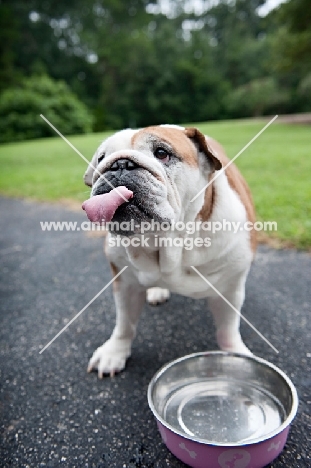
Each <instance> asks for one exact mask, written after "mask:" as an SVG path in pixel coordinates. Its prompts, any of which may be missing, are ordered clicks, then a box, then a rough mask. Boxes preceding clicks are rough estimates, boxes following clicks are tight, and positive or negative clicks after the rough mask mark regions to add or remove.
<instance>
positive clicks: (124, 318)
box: [84, 125, 256, 377]
mask: <svg viewBox="0 0 311 468" xmlns="http://www.w3.org/2000/svg"><path fill="white" fill-rule="evenodd" d="M159 148H160V150H161V151H160V152H159ZM163 150H164V151H167V155H168V159H167V158H166V159H164V160H161V159H158V158H157V157H156V156H157V155H159V154H160V155H161V157H162V156H163V154H164V153H163ZM119 159H128V160H130V161H132V162H133V163H135V167H136V169H135V170H131V171H122V170H120V171H117V173H116V171H112V169H111V166H112V165H113V163H114V162H116V161H118V160H119ZM228 161H229V160H228V158H227V157H226V155H225V153H224V150H223V149H222V147H221V146H220V145H219V143H217V142H216V141H214V140H213V139H211V138H209V137H205V136H203V134H202V133H200V132H199V131H198V130H197V129H195V128H183V127H179V126H173V125H163V126H155V127H148V128H144V129H140V130H132V129H127V130H123V131H120V132H118V133H116V134H115V135H113V136H111V137H110V138H108V139H107V140H106V141H104V142H103V143H102V144H101V145H100V147H99V148H98V150H97V151H96V153H95V155H94V157H93V159H92V165H90V166H89V167H88V169H87V171H86V173H85V176H84V181H85V183H86V184H87V185H89V186H91V187H92V191H91V196H93V195H97V194H101V193H107V192H109V191H110V190H111V186H109V185H108V184H107V182H106V181H105V180H104V179H103V178H101V177H100V174H103V175H104V176H105V179H108V180H109V181H110V182H111V183H112V185H113V186H120V185H125V186H126V187H127V188H129V189H130V190H132V191H133V193H134V198H133V200H131V201H130V203H125V204H123V205H121V206H120V207H119V208H118V210H117V211H116V213H115V216H114V218H113V220H114V221H115V220H116V221H119V222H121V221H129V220H130V219H132V218H134V219H135V221H137V224H139V223H140V222H143V221H148V220H149V221H150V220H151V219H152V218H153V219H155V220H157V221H159V222H162V221H166V222H170V221H172V220H174V221H175V222H177V221H182V222H184V223H187V222H188V221H191V222H195V221H199V220H201V221H207V220H208V221H211V222H213V221H222V220H223V219H226V220H228V221H231V222H232V221H233V222H240V223H241V225H243V223H244V222H246V221H251V222H254V219H255V214H254V208H253V203H252V199H251V195H250V191H249V188H248V186H247V185H246V182H245V181H244V179H243V177H242V176H241V174H240V172H239V171H238V169H237V168H236V166H234V165H233V164H231V165H230V166H229V167H228V168H227V169H226V170H225V171H223V170H222V169H221V168H222V167H224V166H225V165H226V164H227V162H228ZM92 166H93V167H92ZM94 167H96V169H97V171H94ZM219 170H221V174H220V175H219V176H218V177H217V179H215V180H214V181H213V182H212V183H211V184H210V185H209V186H208V188H207V189H206V190H205V192H202V193H201V195H200V196H199V197H197V198H196V199H195V200H194V201H193V202H191V200H192V198H193V197H195V196H196V195H197V193H198V192H199V191H200V190H201V189H202V188H203V187H205V186H206V185H207V183H208V182H209V181H210V180H211V178H212V177H213V176H214V175H215V174H217V171H219ZM116 234H120V232H112V233H108V235H107V236H106V247H105V252H106V255H107V257H108V259H109V261H110V264H111V269H112V274H113V275H116V274H117V273H118V272H119V271H120V270H121V269H122V268H123V267H124V266H126V265H127V266H128V268H127V269H126V270H125V271H124V272H123V273H122V274H121V275H120V276H119V277H118V278H117V279H116V280H115V282H114V285H113V291H114V298H115V305H116V325H115V328H114V331H113V333H112V335H111V337H110V338H109V340H108V341H106V342H105V343H104V344H103V345H102V346H100V347H99V348H98V349H97V350H96V351H95V352H94V354H93V356H92V358H91V359H90V361H89V367H88V370H89V371H90V370H92V369H97V370H98V375H99V377H102V376H103V375H104V374H110V375H113V374H114V373H115V372H118V371H120V370H122V369H123V368H124V367H125V363H126V360H127V358H128V357H129V356H130V354H131V345H132V341H133V339H134V337H135V333H136V327H137V322H138V319H139V315H140V313H141V311H142V308H143V306H144V302H145V299H146V294H147V300H148V301H149V302H151V303H158V302H162V301H165V300H166V299H168V297H169V294H170V291H171V292H174V293H178V294H182V295H185V296H189V297H192V298H207V299H208V306H209V309H210V311H211V312H212V314H213V316H214V320H215V324H216V329H217V342H218V344H219V347H220V348H221V349H222V350H229V351H234V352H240V353H250V351H249V350H248V348H247V347H246V346H245V344H244V343H243V341H242V339H241V336H240V331H239V325H240V317H239V315H238V314H237V313H236V312H235V311H234V310H233V309H232V308H231V307H230V306H229V305H228V304H227V303H226V302H225V301H224V300H223V299H222V298H221V297H220V296H219V295H218V293H216V292H215V291H214V290H213V289H212V288H211V287H209V286H208V284H207V283H206V282H205V281H204V280H203V279H202V278H201V277H200V276H199V275H198V274H197V273H196V272H195V271H194V270H193V269H192V268H191V267H192V266H194V267H195V268H196V269H197V270H198V271H199V272H200V273H201V274H202V275H203V276H204V277H205V278H206V279H207V280H208V281H209V282H210V283H211V284H212V285H213V286H214V287H215V288H216V289H217V290H218V291H219V292H220V293H221V294H222V295H223V296H224V297H225V298H226V299H227V300H228V301H229V302H230V303H231V304H232V305H233V306H234V307H235V308H236V309H237V310H238V311H240V310H241V307H242V304H243V301H244V294H245V282H246V277H247V274H248V271H249V268H250V265H251V262H252V259H253V256H254V251H255V247H256V246H255V244H256V240H255V238H254V231H251V232H249V231H246V230H238V232H236V233H234V232H232V231H228V230H227V231H218V232H216V233H214V234H213V233H212V232H208V233H206V231H202V232H200V231H197V232H196V233H195V234H193V236H198V237H201V238H206V236H207V234H208V236H209V237H210V243H211V245H210V247H202V246H200V247H194V248H193V249H191V250H186V249H184V248H182V247H174V246H172V247H171V248H170V247H160V248H159V247H156V246H155V244H154V243H153V242H152V239H154V234H152V233H147V235H148V237H149V238H150V239H151V243H150V242H149V244H150V245H149V247H141V246H139V247H133V246H129V247H122V246H119V247H117V246H109V244H111V242H109V239H112V237H113V236H115V235H116ZM121 234H122V233H121ZM156 234H157V235H158V236H162V237H164V236H178V237H184V236H188V237H189V234H187V233H186V232H181V231H173V232H171V231H168V232H167V231H165V232H164V231H163V232H156ZM126 235H127V236H136V237H138V238H139V237H140V236H141V234H140V231H139V229H137V231H135V232H127V233H126Z"/></svg>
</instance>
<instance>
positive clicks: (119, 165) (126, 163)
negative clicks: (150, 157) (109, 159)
mask: <svg viewBox="0 0 311 468" xmlns="http://www.w3.org/2000/svg"><path fill="white" fill-rule="evenodd" d="M136 167H138V165H137V164H136V163H134V162H133V161H131V160H130V159H125V158H121V159H117V160H116V161H115V162H114V163H113V164H112V166H111V167H110V171H118V170H119V169H121V170H124V169H125V170H126V171H131V170H132V169H135V168H136Z"/></svg>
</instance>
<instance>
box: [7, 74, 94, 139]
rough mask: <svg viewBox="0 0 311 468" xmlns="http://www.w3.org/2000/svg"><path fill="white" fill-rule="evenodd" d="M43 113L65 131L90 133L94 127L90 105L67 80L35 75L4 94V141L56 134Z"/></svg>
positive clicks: (64, 132)
mask: <svg viewBox="0 0 311 468" xmlns="http://www.w3.org/2000/svg"><path fill="white" fill-rule="evenodd" d="M40 114H43V115H44V116H45V117H46V118H47V119H48V120H49V121H50V122H51V123H52V124H53V125H54V126H55V127H56V128H57V129H58V130H59V131H60V132H61V133H63V134H74V133H86V132H89V131H91V129H92V118H91V116H90V114H89V112H88V110H87V108H86V106H85V105H84V104H83V103H82V102H81V101H79V99H78V98H77V97H76V95H75V94H74V93H72V91H71V90H70V88H69V87H68V86H67V84H66V83H65V82H63V81H55V80H53V79H52V78H50V77H49V76H47V75H40V76H31V77H29V78H25V79H24V80H23V81H22V82H21V84H20V86H18V87H15V88H9V89H6V90H5V91H3V93H2V95H1V96H0V141H1V142H8V141H13V140H14V141H16V140H26V139H30V138H41V137H47V136H53V135H55V132H54V131H53V130H52V129H51V128H50V126H49V125H48V124H47V123H46V122H45V121H44V120H43V119H42V118H41V117H40Z"/></svg>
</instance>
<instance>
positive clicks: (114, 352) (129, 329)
mask: <svg viewBox="0 0 311 468" xmlns="http://www.w3.org/2000/svg"><path fill="white" fill-rule="evenodd" d="M131 275H132V273H131V272H128V271H127V270H126V271H125V272H124V273H122V275H120V277H119V278H118V280H116V281H115V283H114V288H113V289H114V299H115V305H116V325H115V328H114V330H113V332H112V335H111V337H110V338H109V340H107V341H106V342H105V343H104V344H103V345H102V346H100V347H99V348H97V349H96V351H95V352H94V354H93V356H92V357H91V359H90V361H89V365H88V372H90V371H91V370H92V369H97V370H98V377H99V378H102V377H103V375H104V374H110V376H111V377H112V376H114V374H115V373H116V372H120V371H121V370H122V369H124V367H125V363H126V360H127V358H128V357H129V356H130V354H131V347H132V342H133V339H134V338H135V334H136V327H137V322H138V319H139V315H140V312H141V310H142V308H143V305H144V303H145V298H146V290H145V289H143V288H142V287H141V286H140V285H139V284H137V283H136V282H135V283H134V282H133V276H131Z"/></svg>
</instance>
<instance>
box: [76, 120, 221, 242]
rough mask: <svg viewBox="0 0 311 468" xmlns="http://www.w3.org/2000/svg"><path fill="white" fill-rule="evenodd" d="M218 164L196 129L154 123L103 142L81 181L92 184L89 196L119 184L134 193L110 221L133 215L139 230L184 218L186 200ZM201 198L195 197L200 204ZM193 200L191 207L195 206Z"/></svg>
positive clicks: (125, 218) (204, 181)
mask: <svg viewBox="0 0 311 468" xmlns="http://www.w3.org/2000/svg"><path fill="white" fill-rule="evenodd" d="M220 167H221V165H220V162H219V161H218V159H217V158H216V156H215V155H214V154H213V153H212V151H211V149H210V148H209V147H208V145H207V142H206V140H205V138H204V136H203V135H202V134H201V133H200V132H199V131H198V130H197V129H194V128H188V129H184V128H182V127H177V126H157V127H148V128H145V129H142V130H131V129H128V130H122V131H120V132H118V133H116V134H115V135H113V136H111V137H110V138H108V139H107V140H106V141H104V142H103V143H102V144H101V145H100V146H99V148H98V150H97V151H96V153H95V155H94V157H93V159H92V162H91V164H90V166H89V167H88V170H87V171H86V173H85V176H84V181H85V183H86V184H87V185H89V186H92V192H91V195H92V196H94V195H100V194H105V193H108V192H110V191H111V190H112V186H113V187H118V186H121V185H124V186H126V187H127V188H128V189H129V190H131V191H132V192H133V198H131V200H130V201H129V202H128V203H123V204H122V205H121V206H119V207H118V209H117V210H116V212H115V215H114V217H113V221H114V222H117V223H122V222H130V221H131V220H134V223H135V226H136V228H135V231H134V232H139V225H140V223H141V222H143V221H150V220H152V219H153V220H155V221H159V222H164V221H166V222H170V221H172V220H173V219H174V220H175V221H184V217H185V213H186V211H187V208H188V207H189V202H190V200H191V199H192V197H194V196H195V195H196V194H197V192H198V191H199V190H200V189H201V188H202V187H204V185H205V184H206V181H207V178H208V175H209V174H210V173H211V172H212V171H213V170H215V169H219V168H220ZM94 169H95V170H94ZM202 200H203V198H202V199H200V198H199V199H198V203H199V204H201V206H202ZM192 205H193V206H192V207H191V208H192V210H196V209H197V208H198V207H196V206H195V203H193V204H192ZM199 208H200V207H199ZM114 232H115V233H116V234H123V235H130V234H134V232H124V231H122V232H118V231H116V230H114Z"/></svg>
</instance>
